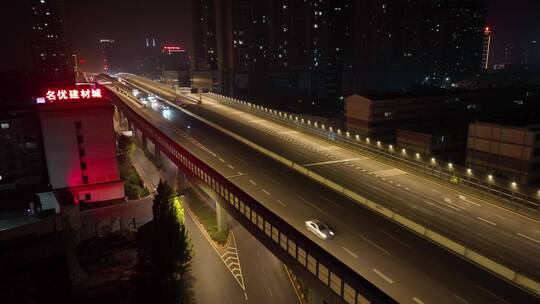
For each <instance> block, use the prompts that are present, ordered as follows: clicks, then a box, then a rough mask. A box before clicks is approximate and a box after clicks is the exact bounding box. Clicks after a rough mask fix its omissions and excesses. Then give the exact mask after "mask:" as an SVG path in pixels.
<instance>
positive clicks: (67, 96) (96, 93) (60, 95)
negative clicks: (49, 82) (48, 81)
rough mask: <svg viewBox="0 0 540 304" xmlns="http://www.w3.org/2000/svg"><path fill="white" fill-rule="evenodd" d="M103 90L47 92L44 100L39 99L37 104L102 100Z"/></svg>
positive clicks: (86, 89) (59, 90) (87, 89)
mask: <svg viewBox="0 0 540 304" xmlns="http://www.w3.org/2000/svg"><path fill="white" fill-rule="evenodd" d="M101 98H103V95H102V94H101V89H99V88H96V89H94V88H85V89H55V90H47V93H45V97H44V98H38V100H37V103H52V102H62V101H76V100H86V99H88V100H90V99H101Z"/></svg>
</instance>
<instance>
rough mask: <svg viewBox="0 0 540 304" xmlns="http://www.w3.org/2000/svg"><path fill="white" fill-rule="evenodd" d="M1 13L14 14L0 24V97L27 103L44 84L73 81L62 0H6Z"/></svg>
mask: <svg viewBox="0 0 540 304" xmlns="http://www.w3.org/2000/svg"><path fill="white" fill-rule="evenodd" d="M2 14H4V15H9V16H17V17H16V18H3V19H5V20H9V24H1V25H2V28H3V30H2V34H1V37H2V44H3V45H2V56H3V60H2V62H1V63H0V81H1V82H2V84H3V86H2V90H1V91H0V100H4V101H5V102H10V103H12V102H15V101H16V102H19V103H21V102H26V103H30V102H32V101H33V100H35V97H37V96H39V94H40V93H41V92H43V90H45V89H46V88H47V87H50V86H55V85H72V84H74V82H75V78H74V68H73V64H72V54H71V51H70V49H69V42H68V39H67V37H66V32H65V8H64V1H63V0H20V1H10V2H9V4H8V5H4V6H2ZM12 28H17V29H18V30H17V31H11V30H9V29H12Z"/></svg>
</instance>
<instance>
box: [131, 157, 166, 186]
mask: <svg viewBox="0 0 540 304" xmlns="http://www.w3.org/2000/svg"><path fill="white" fill-rule="evenodd" d="M133 166H134V167H135V170H137V172H138V173H139V175H140V176H141V178H142V180H143V183H144V185H145V186H146V187H147V188H148V190H149V191H150V194H151V195H153V193H154V189H155V188H156V187H157V185H158V183H159V179H160V178H161V173H160V171H159V170H158V169H157V168H156V167H155V166H154V164H153V163H152V162H151V161H150V160H149V159H148V157H146V155H145V154H144V152H143V151H142V150H141V148H139V147H138V146H135V151H133Z"/></svg>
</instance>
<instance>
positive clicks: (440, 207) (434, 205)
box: [424, 200, 461, 213]
mask: <svg viewBox="0 0 540 304" xmlns="http://www.w3.org/2000/svg"><path fill="white" fill-rule="evenodd" d="M424 203H426V204H428V205H430V206H433V207H435V208H437V209H440V210H442V211H444V212H448V213H451V211H450V210H448V209H444V208H443V207H442V206H445V207H448V208H452V209H454V210H457V211H461V210H460V209H457V208H455V207H452V206H448V205H446V204H442V206H441V205H439V204H435V203H432V202H430V201H426V200H424Z"/></svg>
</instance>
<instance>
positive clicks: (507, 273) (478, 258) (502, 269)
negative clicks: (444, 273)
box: [465, 249, 516, 282]
mask: <svg viewBox="0 0 540 304" xmlns="http://www.w3.org/2000/svg"><path fill="white" fill-rule="evenodd" d="M465 257H467V258H468V259H470V260H471V261H473V262H475V263H477V264H479V265H481V266H483V267H485V268H487V269H489V270H491V271H493V272H495V273H496V274H498V275H500V276H502V277H504V278H506V279H507V280H510V281H514V282H515V278H516V272H515V271H513V270H512V269H510V268H508V267H506V266H503V265H501V264H499V263H497V262H495V261H493V260H491V259H489V258H486V257H485V256H483V255H481V254H480V253H478V252H476V251H474V250H471V249H467V250H466V251H465Z"/></svg>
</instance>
